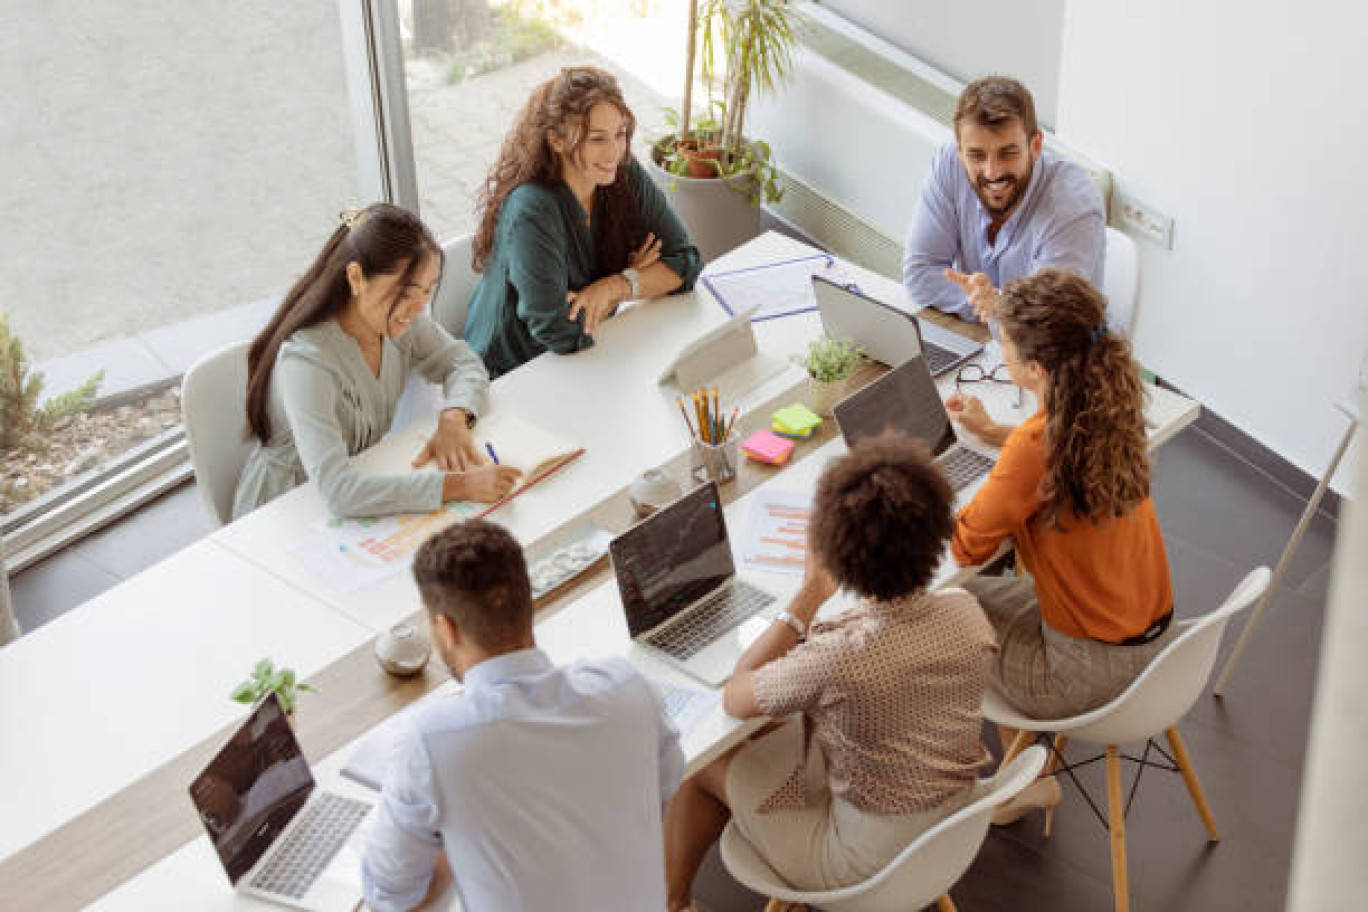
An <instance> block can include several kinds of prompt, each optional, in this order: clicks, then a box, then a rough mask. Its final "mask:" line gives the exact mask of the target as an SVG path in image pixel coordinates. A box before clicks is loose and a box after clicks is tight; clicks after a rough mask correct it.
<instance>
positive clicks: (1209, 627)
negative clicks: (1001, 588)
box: [983, 567, 1270, 912]
mask: <svg viewBox="0 0 1368 912" xmlns="http://www.w3.org/2000/svg"><path fill="white" fill-rule="evenodd" d="M1269 576H1270V574H1269V572H1268V568H1267V567H1259V568H1257V569H1255V570H1253V571H1252V572H1250V574H1249V575H1248V576H1246V577H1245V578H1244V579H1243V580H1242V581H1241V582H1240V584H1239V585H1238V586H1236V587H1235V591H1234V592H1232V593H1231V594H1230V597H1229V598H1227V599H1226V600H1225V604H1223V605H1222V606H1221V607H1220V608H1217V609H1216V610H1215V611H1213V612H1211V613H1210V614H1208V615H1206V616H1205V617H1200V618H1195V619H1192V620H1186V621H1175V622H1174V624H1175V626H1177V627H1178V628H1180V629H1181V630H1182V633H1181V634H1180V635H1179V636H1178V637H1176V638H1175V639H1174V640H1173V641H1172V642H1171V643H1169V644H1168V645H1167V646H1165V647H1164V649H1163V651H1162V652H1160V653H1159V655H1158V656H1156V657H1155V659H1154V661H1153V662H1151V663H1150V664H1149V666H1148V667H1147V668H1146V669H1145V670H1144V671H1143V672H1141V674H1140V676H1139V677H1138V678H1136V679H1135V680H1134V681H1132V682H1131V685H1130V686H1129V687H1127V688H1126V690H1125V691H1124V692H1123V693H1122V694H1121V695H1120V696H1119V697H1117V698H1116V699H1115V700H1112V701H1111V702H1110V703H1108V704H1107V705H1105V706H1101V707H1098V708H1097V709H1094V710H1092V711H1091V712H1088V713H1084V714H1083V715H1081V716H1074V717H1073V718H1070V719H1031V718H1028V717H1026V716H1023V715H1022V714H1021V713H1019V712H1017V711H1016V710H1015V709H1013V708H1012V706H1011V704H1010V703H1009V702H1008V701H1007V699H1006V698H1005V697H1004V696H1003V695H1002V694H1001V693H1000V692H998V691H996V690H995V689H992V688H990V689H989V692H988V694H987V696H986V697H985V698H984V701H983V715H984V717H985V718H987V719H989V720H991V721H993V722H996V723H997V724H999V725H1005V726H1008V727H1009V728H1015V729H1018V730H1019V731H1021V732H1022V733H1023V735H1022V736H1020V737H1018V738H1017V741H1016V742H1015V743H1014V744H1012V745H1011V746H1010V747H1008V748H1007V756H1006V757H1005V758H1004V760H1007V759H1010V758H1011V756H1012V754H1013V753H1014V752H1016V751H1017V750H1019V749H1020V748H1021V746H1023V745H1024V744H1025V743H1026V741H1027V740H1029V738H1030V733H1037V734H1039V733H1043V732H1053V733H1055V739H1054V750H1055V755H1054V757H1053V758H1052V759H1051V767H1053V765H1054V761H1055V759H1057V758H1058V757H1059V756H1060V755H1061V753H1062V751H1063V750H1064V746H1065V745H1066V744H1068V743H1070V742H1074V741H1081V742H1084V743H1086V744H1094V745H1099V746H1102V747H1104V748H1105V750H1106V760H1107V806H1108V815H1107V816H1108V820H1105V821H1103V823H1104V825H1106V826H1107V827H1108V829H1109V831H1110V833H1111V849H1112V888H1113V891H1114V892H1115V894H1116V909H1117V912H1125V910H1127V909H1129V908H1130V898H1129V894H1128V892H1127V889H1126V828H1125V816H1126V810H1125V809H1126V805H1128V804H1129V801H1123V799H1122V795H1121V754H1120V750H1119V745H1121V744H1124V743H1127V742H1131V741H1144V742H1145V752H1144V754H1143V755H1142V756H1141V757H1140V758H1139V759H1136V758H1134V757H1127V758H1126V759H1129V760H1135V761H1136V762H1137V763H1139V764H1140V772H1142V773H1143V772H1144V768H1145V767H1146V766H1158V767H1159V768H1161V769H1168V770H1171V771H1173V772H1179V773H1181V774H1182V776H1183V781H1184V783H1186V785H1187V789H1188V793H1189V794H1190V795H1191V796H1192V803H1193V804H1194V805H1195V806H1196V808H1197V813H1198V815H1200V816H1201V818H1202V823H1203V824H1205V826H1206V830H1207V834H1208V835H1209V836H1210V838H1211V841H1212V842H1219V841H1220V839H1221V835H1220V833H1219V832H1217V830H1216V820H1215V818H1214V817H1212V814H1211V807H1210V806H1209V805H1208V804H1207V800H1206V796H1205V795H1204V794H1203V793H1202V784H1201V782H1199V781H1198V779H1197V772H1196V770H1194V769H1193V767H1192V761H1191V759H1189V757H1188V752H1187V747H1186V746H1185V745H1184V744H1183V739H1182V738H1181V737H1179V735H1178V729H1177V727H1176V726H1177V724H1178V720H1179V719H1181V718H1182V717H1183V716H1184V715H1186V714H1187V711H1188V710H1189V709H1191V708H1192V704H1193V703H1195V702H1196V701H1197V697H1198V695H1199V694H1201V693H1202V691H1203V690H1205V688H1206V682H1207V679H1208V678H1209V677H1211V669H1212V667H1213V666H1214V665H1215V664H1216V654H1217V652H1218V651H1219V650H1220V647H1221V635H1222V634H1223V633H1224V632H1225V628H1226V624H1228V623H1229V622H1230V619H1231V618H1232V617H1233V616H1234V615H1235V613H1236V612H1239V611H1242V610H1244V609H1245V608H1248V607H1249V606H1250V605H1252V604H1253V603H1254V602H1255V601H1256V600H1258V598H1259V596H1261V595H1262V594H1263V592H1264V591H1265V590H1266V589H1267V588H1268V581H1269ZM1160 732H1162V733H1163V734H1164V736H1165V738H1166V739H1167V740H1168V744H1169V748H1170V749H1171V750H1172V751H1173V756H1172V757H1169V756H1168V755H1167V754H1164V751H1163V749H1162V748H1159V747H1158V745H1156V744H1155V743H1154V738H1156V737H1157V736H1158V735H1159V733H1160ZM1151 749H1154V750H1158V751H1159V753H1161V754H1164V756H1165V757H1166V758H1167V759H1168V760H1169V762H1170V764H1171V765H1170V766H1161V765H1160V764H1157V763H1154V762H1152V761H1150V760H1149V753H1150V750H1151ZM1093 759H1094V760H1095V759H1097V758H1095V757H1094V758H1093ZM1087 762H1092V761H1087ZM1080 765H1081V764H1080ZM1063 769H1064V770H1065V771H1066V772H1069V775H1070V777H1072V776H1073V773H1072V772H1071V770H1072V767H1071V766H1069V765H1065V766H1064V767H1063ZM1138 776H1139V773H1137V778H1138ZM1077 781H1078V780H1077V779H1074V782H1075V783H1077ZM1080 788H1081V786H1080ZM1131 791H1132V794H1134V786H1132V790H1131ZM1088 800H1089V803H1091V801H1092V799H1090V798H1089V799H1088ZM1094 810H1096V808H1095V807H1094ZM1098 816H1099V818H1100V817H1101V813H1100V812H1098Z"/></svg>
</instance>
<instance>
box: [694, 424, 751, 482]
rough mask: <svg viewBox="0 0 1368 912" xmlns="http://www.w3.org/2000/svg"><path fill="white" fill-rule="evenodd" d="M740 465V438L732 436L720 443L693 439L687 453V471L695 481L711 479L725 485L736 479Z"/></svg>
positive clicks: (737, 435)
mask: <svg viewBox="0 0 1368 912" xmlns="http://www.w3.org/2000/svg"><path fill="white" fill-rule="evenodd" d="M740 465H741V436H740V435H739V434H732V435H731V436H730V437H728V438H727V439H726V440H724V441H723V442H721V443H705V442H703V441H702V440H699V439H698V438H697V437H695V438H694V441H693V448H692V449H690V451H689V471H690V472H692V473H693V477H694V480H695V481H700V482H701V481H707V480H709V479H712V480H713V481H715V482H717V483H718V484H726V483H727V482H729V481H731V480H732V479H733V478H735V477H736V472H737V468H738V467H739V466H740Z"/></svg>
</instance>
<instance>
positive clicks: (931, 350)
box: [922, 339, 961, 377]
mask: <svg viewBox="0 0 1368 912" xmlns="http://www.w3.org/2000/svg"><path fill="white" fill-rule="evenodd" d="M922 357H923V358H925V359H926V369H927V370H929V371H931V376H933V377H937V376H939V375H941V374H943V373H945V372H946V371H947V370H949V369H950V367H951V365H953V364H954V363H955V362H956V361H958V360H960V357H961V356H960V355H957V354H955V353H954V352H952V351H951V350H950V349H948V348H945V347H944V346H940V345H937V344H936V343H935V342H927V341H926V340H925V339H923V340H922Z"/></svg>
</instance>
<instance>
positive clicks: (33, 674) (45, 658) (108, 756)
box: [0, 539, 372, 858]
mask: <svg viewBox="0 0 1368 912" xmlns="http://www.w3.org/2000/svg"><path fill="white" fill-rule="evenodd" d="M371 636H372V633H371V631H369V630H367V629H366V628H365V627H363V626H361V625H360V624H357V623H355V622H354V621H351V620H349V619H348V618H347V617H345V616H344V615H341V614H339V613H338V612H337V611H335V610H334V609H332V608H330V607H328V606H327V605H325V604H323V603H322V602H320V601H318V600H317V599H314V598H311V597H310V596H308V595H307V594H306V593H304V592H301V591H299V590H298V589H296V588H294V587H292V586H290V585H289V584H287V583H285V582H282V581H281V580H279V579H277V578H275V577H273V576H271V575H270V574H268V573H265V572H262V571H261V570H259V569H258V568H256V567H254V566H253V565H252V564H250V563H249V562H247V561H246V560H244V559H243V558H241V557H238V556H237V555H235V554H233V553H232V552H231V551H228V550H227V549H225V548H223V547H222V546H220V545H217V544H215V543H214V542H212V541H208V540H207V539H206V540H202V541H199V542H196V543H195V544H193V545H191V546H189V547H188V548H185V549H184V550H182V551H180V552H178V553H177V554H174V555H172V556H171V557H169V558H167V559H166V560H164V561H162V562H161V563H158V564H156V565H155V566H153V567H150V568H148V569H147V570H146V571H144V572H142V573H139V574H138V575H137V576H134V577H133V578H131V579H129V580H127V581H125V582H123V583H121V584H119V585H118V586H116V587H114V588H112V589H110V590H108V591H107V592H104V593H103V594H101V595H99V596H97V597H96V598H94V599H92V600H91V601H89V602H87V603H86V604H84V605H82V606H80V607H79V608H77V609H75V610H74V611H71V612H69V613H67V614H65V615H63V616H62V617H60V618H58V619H57V620H55V621H53V622H52V623H50V624H47V625H45V626H43V627H40V628H38V629H37V630H35V631H33V632H32V633H30V634H27V635H26V636H23V637H21V638H20V639H19V640H17V641H16V642H14V643H12V644H10V645H9V646H6V647H5V648H4V649H3V650H0V720H3V723H2V724H3V731H4V743H5V749H4V750H0V782H4V783H5V787H4V790H5V801H4V812H3V813H0V858H3V857H5V856H8V855H10V854H11V853H13V852H15V851H18V850H19V849H22V848H23V847H24V846H26V845H28V844H30V843H32V842H35V841H36V840H38V839H41V838H42V837H43V836H45V835H46V834H48V833H49V832H51V831H52V830H54V829H55V828H57V827H58V826H60V825H62V824H64V823H66V822H67V821H68V820H70V819H72V818H74V817H76V816H78V815H79V814H81V813H83V812H85V811H87V810H89V809H90V808H91V807H93V806H95V805H96V804H99V803H100V802H101V801H103V800H105V799H106V798H108V797H109V796H111V795H113V794H114V793H116V792H118V791H119V790H120V789H123V788H125V787H126V786H128V785H129V784H131V783H132V782H134V781H136V780H138V779H139V778H141V777H142V776H144V775H146V774H147V773H148V772H150V771H151V770H154V769H156V768H157V767H159V766H161V765H162V764H163V763H165V762H166V761H167V760H168V759H169V758H171V757H174V756H176V755H178V754H180V753H182V752H184V751H185V750H186V749H188V748H189V747H191V746H192V745H194V744H196V743H198V742H200V741H202V740H204V739H205V738H207V737H209V736H210V735H212V734H213V733H214V732H216V731H218V730H219V729H221V728H222V727H223V726H225V725H227V724H229V723H231V722H232V721H233V720H234V719H237V718H239V717H241V716H242V714H243V712H244V710H245V707H243V706H241V705H240V704H237V703H233V702H232V701H230V700H229V699H228V695H229V693H230V692H231V691H232V690H233V687H234V686H235V685H236V684H237V683H238V682H239V681H241V680H242V679H243V678H244V677H246V674H247V672H249V671H250V670H251V668H252V666H253V665H254V664H255V663H256V661H257V660H258V659H260V658H262V657H264V656H267V655H270V656H274V657H276V658H277V660H279V659H282V658H283V657H286V656H288V658H289V663H290V664H291V665H292V666H293V667H294V668H295V670H296V671H297V672H298V673H299V674H300V675H302V676H304V677H308V676H310V675H313V674H315V673H316V672H318V671H320V670H321V669H323V668H325V667H327V666H328V665H329V664H331V663H332V662H333V661H335V660H336V659H337V657H338V656H340V655H343V654H345V653H346V652H348V651H350V650H352V649H354V648H356V647H357V646H359V645H361V644H362V643H365V642H366V641H367V640H368V639H369V638H370V637H371ZM187 785H188V783H187Z"/></svg>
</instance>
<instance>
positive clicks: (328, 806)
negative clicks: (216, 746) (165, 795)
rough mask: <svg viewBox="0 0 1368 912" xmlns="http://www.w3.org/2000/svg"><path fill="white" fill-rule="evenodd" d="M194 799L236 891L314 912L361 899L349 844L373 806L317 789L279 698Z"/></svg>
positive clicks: (217, 763) (237, 740)
mask: <svg viewBox="0 0 1368 912" xmlns="http://www.w3.org/2000/svg"><path fill="white" fill-rule="evenodd" d="M190 799H191V800H192V801H193V802H194V803H195V810H196V811H198V812H199V818H200V821H201V822H202V823H203V824H204V828H205V830H207V831H208V833H209V841H210V842H212V843H213V844H214V851H216V852H217V853H218V857H219V861H220V862H222V864H223V869H224V871H225V872H226V873H227V874H228V880H229V881H230V882H231V883H232V884H233V886H234V887H235V888H237V890H238V891H239V892H242V893H248V894H251V895H253V896H259V897H261V898H263V899H268V900H271V901H273V902H277V903H280V904H282V905H287V906H294V907H295V908H299V909H310V910H314V912H332V910H334V909H336V910H339V912H340V910H346V912H350V910H352V909H354V908H355V907H356V904H357V903H358V902H359V901H360V899H361V876H360V866H359V859H358V858H357V853H356V852H354V851H352V847H350V846H348V845H347V843H348V841H349V840H350V839H351V837H352V835H353V834H354V833H355V832H356V830H357V828H358V827H359V826H360V825H361V822H362V821H363V820H364V819H365V817H366V815H367V813H369V811H370V809H371V805H369V804H367V803H366V802H364V801H356V800H353V799H351V798H347V797H344V796H342V795H336V794H333V793H331V792H323V791H319V790H317V789H316V788H315V787H314V778H313V774H312V773H311V772H310V771H309V764H308V761H307V760H305V759H304V754H303V753H302V752H301V751H300V749H299V742H298V741H297V740H295V736H294V730H293V729H292V728H291V727H290V723H289V721H288V720H287V719H286V718H285V713H284V712H283V711H282V710H281V707H280V701H279V700H278V699H277V698H276V696H275V694H271V695H270V696H268V697H267V698H266V699H264V700H262V701H261V703H260V705H258V706H257V708H256V710H255V711H254V712H253V713H252V715H251V716H250V717H249V718H248V719H247V721H246V722H244V723H243V724H242V727H240V728H239V729H238V730H237V732H236V733H234V735H233V737H232V739H231V740H230V741H229V742H228V744H227V745H225V746H224V748H223V749H222V750H221V751H219V752H218V755H217V756H215V757H214V759H213V760H212V761H211V762H210V763H209V765H208V766H207V767H206V768H205V770H204V772H202V773H200V774H199V776H198V777H197V778H196V779H195V781H194V782H192V783H191V784H190ZM344 847H346V848H347V849H348V851H347V852H345V853H344V852H343V851H342V850H343V848H344Z"/></svg>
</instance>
